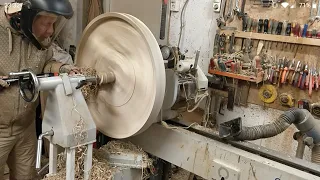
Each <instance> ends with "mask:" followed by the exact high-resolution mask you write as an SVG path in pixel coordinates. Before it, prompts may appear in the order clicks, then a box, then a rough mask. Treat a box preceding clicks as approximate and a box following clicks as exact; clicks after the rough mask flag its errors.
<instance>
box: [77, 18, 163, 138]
mask: <svg viewBox="0 0 320 180" xmlns="http://www.w3.org/2000/svg"><path fill="white" fill-rule="evenodd" d="M76 65H77V66H78V67H91V68H94V69H96V70H97V73H98V74H103V73H108V72H113V73H114V75H115V82H113V83H110V84H103V85H101V86H99V87H98V92H97V94H96V96H94V97H93V98H91V99H90V100H88V101H87V104H88V107H89V109H90V112H91V115H92V117H93V119H94V121H95V124H96V126H97V129H98V130H99V131H100V132H102V133H104V134H105V135H107V136H109V137H112V138H117V139H121V138H127V137H130V136H133V135H136V134H138V133H140V132H142V131H144V130H146V129H147V128H148V127H149V126H150V125H151V124H153V123H155V122H157V121H158V120H159V118H158V115H159V112H160V109H161V107H162V103H163V99H164V93H165V84H166V79H165V69H164V64H163V58H162V55H161V51H160V48H159V45H158V43H157V41H156V39H155V38H154V36H153V34H152V32H151V31H150V30H149V29H148V28H147V26H146V25H145V24H144V23H142V22H141V21H140V20H138V19H137V18H135V17H133V16H131V15H128V14H122V13H105V14H102V15H100V16H98V17H96V18H95V19H94V20H92V21H91V22H90V23H89V24H88V26H87V27H86V29H85V30H84V32H83V34H82V37H81V40H80V43H79V46H78V48H77V53H76Z"/></svg>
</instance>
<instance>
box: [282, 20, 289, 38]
mask: <svg viewBox="0 0 320 180" xmlns="http://www.w3.org/2000/svg"><path fill="white" fill-rule="evenodd" d="M287 26H288V21H283V28H282V31H281V35H283V36H285V35H286V30H287Z"/></svg>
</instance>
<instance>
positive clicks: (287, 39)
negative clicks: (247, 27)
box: [220, 30, 320, 46]
mask: <svg viewBox="0 0 320 180" xmlns="http://www.w3.org/2000/svg"><path fill="white" fill-rule="evenodd" d="M223 33H224V34H225V35H230V36H231V34H232V33H234V36H235V37H236V38H251V39H257V40H266V41H273V42H282V43H290V44H301V45H309V46H320V39H314V38H303V37H294V36H283V35H274V34H263V33H254V32H243V31H237V30H236V31H232V30H220V34H223Z"/></svg>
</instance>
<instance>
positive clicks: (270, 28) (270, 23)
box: [268, 19, 274, 34]
mask: <svg viewBox="0 0 320 180" xmlns="http://www.w3.org/2000/svg"><path fill="white" fill-rule="evenodd" d="M273 23H274V19H270V20H269V25H268V34H271V33H272V28H273Z"/></svg>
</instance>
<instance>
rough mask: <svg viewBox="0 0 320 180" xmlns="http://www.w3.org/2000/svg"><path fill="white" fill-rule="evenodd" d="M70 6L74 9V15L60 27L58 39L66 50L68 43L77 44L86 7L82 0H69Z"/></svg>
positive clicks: (82, 27) (83, 25) (82, 26)
mask: <svg viewBox="0 0 320 180" xmlns="http://www.w3.org/2000/svg"><path fill="white" fill-rule="evenodd" d="M70 2H71V5H72V8H73V10H74V16H73V17H72V18H71V19H70V20H69V21H68V23H67V24H66V25H65V27H64V28H63V29H62V31H61V33H60V35H59V38H58V41H59V45H61V46H62V47H63V48H64V49H65V50H66V51H67V52H68V51H69V48H70V45H74V46H77V45H78V42H79V40H80V38H81V34H82V30H83V29H84V27H85V24H84V20H83V19H84V16H85V14H84V13H85V12H86V7H87V6H85V4H84V3H86V1H84V0H70Z"/></svg>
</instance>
